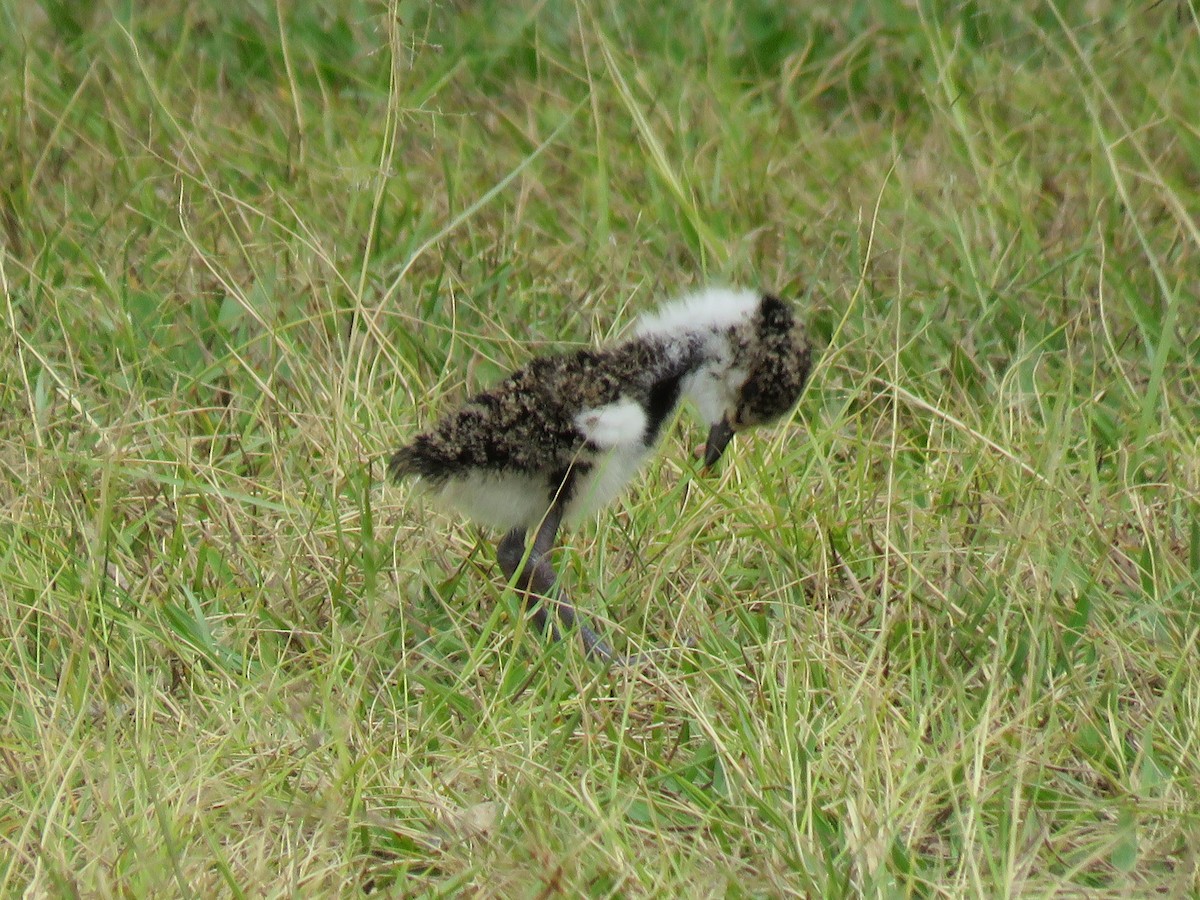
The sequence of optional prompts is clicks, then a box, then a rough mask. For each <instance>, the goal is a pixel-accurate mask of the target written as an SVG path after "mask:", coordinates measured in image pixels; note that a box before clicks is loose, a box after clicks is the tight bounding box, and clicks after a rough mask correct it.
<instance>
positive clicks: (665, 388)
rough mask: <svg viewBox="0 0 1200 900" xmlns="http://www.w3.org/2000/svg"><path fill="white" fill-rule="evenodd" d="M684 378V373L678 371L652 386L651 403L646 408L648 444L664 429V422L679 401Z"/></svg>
mask: <svg viewBox="0 0 1200 900" xmlns="http://www.w3.org/2000/svg"><path fill="white" fill-rule="evenodd" d="M682 380H683V373H676V374H674V375H670V376H668V377H666V378H664V379H663V380H662V381H659V382H656V383H655V384H654V386H653V387H651V388H650V397H649V403H648V405H647V409H646V437H645V441H646V443H647V444H651V443H653V442H654V440H655V439H656V438H657V437H658V433H659V431H661V430H662V426H663V422H665V421H666V420H667V417H668V416H669V415H671V413H672V412H674V410H675V407H676V406H677V405H678V403H679V388H680V382H681V381H682Z"/></svg>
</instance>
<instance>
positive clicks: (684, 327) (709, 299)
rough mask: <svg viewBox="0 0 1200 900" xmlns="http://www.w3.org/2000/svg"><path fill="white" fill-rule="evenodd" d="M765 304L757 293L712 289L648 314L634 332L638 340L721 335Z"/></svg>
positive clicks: (639, 321)
mask: <svg viewBox="0 0 1200 900" xmlns="http://www.w3.org/2000/svg"><path fill="white" fill-rule="evenodd" d="M761 301H762V297H760V296H759V295H758V294H757V293H756V292H754V291H737V290H732V289H730V288H719V287H710V288H706V289H705V290H702V291H698V292H697V293H695V294H689V295H688V296H686V297H682V298H680V299H679V300H676V301H674V302H672V303H667V304H665V305H664V306H662V307H660V308H659V310H658V312H654V313H648V314H647V315H645V316H642V318H641V319H639V320H638V323H637V326H636V327H635V328H634V332H633V333H634V335H636V336H637V337H657V336H666V337H670V336H671V335H676V334H688V333H694V332H697V331H718V330H722V329H725V328H732V327H733V326H734V325H739V324H741V323H742V322H745V321H746V320H747V319H749V318H750V316H752V315H753V314H754V311H755V310H756V309H757V308H758V304H759V303H760V302H761Z"/></svg>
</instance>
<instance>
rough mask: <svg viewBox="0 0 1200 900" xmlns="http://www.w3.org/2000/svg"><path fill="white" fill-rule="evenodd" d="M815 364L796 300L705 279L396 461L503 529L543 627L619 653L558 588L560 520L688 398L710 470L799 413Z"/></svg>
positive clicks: (622, 469) (505, 547)
mask: <svg viewBox="0 0 1200 900" xmlns="http://www.w3.org/2000/svg"><path fill="white" fill-rule="evenodd" d="M810 365H811V353H810V349H809V344H808V339H807V336H806V333H805V329H804V327H803V325H802V324H801V323H800V322H799V321H797V319H796V316H795V313H794V311H793V309H792V308H791V306H790V305H788V304H787V303H784V302H783V301H781V300H779V299H778V298H776V297H773V296H770V295H760V294H756V293H755V292H753V291H735V290H727V289H723V288H709V289H707V290H703V291H700V292H698V293H695V294H692V295H690V296H687V297H684V298H682V299H680V300H677V301H675V302H673V303H669V304H667V305H665V306H663V307H662V308H661V309H660V310H659V311H658V312H657V313H654V314H652V315H648V316H645V317H643V318H642V319H641V320H640V321H639V322H638V324H637V325H636V327H635V328H634V331H633V335H632V337H630V338H629V339H627V340H625V341H624V342H622V343H619V344H617V345H616V346H613V347H611V348H608V349H598V350H576V351H573V352H567V353H562V354H557V355H552V356H544V357H540V358H537V359H534V360H533V361H531V362H530V363H529V364H528V365H527V366H525V367H524V368H522V369H520V370H518V371H516V372H514V373H513V374H512V375H510V376H508V378H506V379H504V380H503V381H502V382H500V383H499V384H498V385H496V386H495V387H493V388H491V389H490V390H486V391H483V392H482V393H479V394H476V395H475V396H474V397H472V398H470V399H469V400H467V401H466V403H464V404H463V405H462V406H461V407H460V408H459V409H456V410H454V411H453V412H451V413H449V414H448V415H446V416H445V417H443V418H442V419H441V420H440V421H438V423H437V424H436V425H435V426H434V427H433V428H432V429H431V430H430V431H428V432H426V433H424V434H421V435H418V436H417V437H416V438H414V439H413V441H412V443H410V444H409V445H408V446H406V447H403V448H402V449H400V450H398V451H397V452H396V453H395V454H394V455H393V456H392V458H391V461H390V462H389V464H388V470H389V472H390V473H391V475H392V477H393V478H395V479H397V480H400V479H403V478H406V477H411V476H416V477H417V478H418V479H419V480H420V482H422V483H423V485H424V487H425V488H427V489H428V490H429V491H430V492H431V493H432V494H434V495H435V497H436V499H438V500H439V501H441V502H442V503H443V504H445V505H447V506H449V507H451V508H453V509H456V510H458V511H459V512H462V513H463V514H465V515H466V516H467V517H469V518H471V519H473V520H474V521H476V522H478V523H479V524H481V525H485V526H488V527H492V528H496V529H499V530H502V531H503V532H504V537H503V538H502V539H501V540H500V542H499V544H498V546H497V558H498V560H499V563H500V567H501V569H502V570H503V572H504V575H505V577H506V578H507V579H508V580H509V581H510V582H512V583H514V584H515V586H516V587H517V588H518V589H519V590H520V591H521V592H522V594H523V596H524V598H525V602H526V605H527V606H529V607H531V608H532V610H533V618H534V620H535V622H537V624H538V626H539V627H541V628H542V629H543V630H547V631H549V632H550V634H551V635H552V636H553V637H554V638H555V639H557V638H559V637H560V632H559V628H558V626H557V624H556V623H555V619H557V621H558V622H559V623H561V624H562V625H564V626H565V627H567V628H576V627H577V628H578V629H579V632H580V635H581V637H582V639H583V643H584V648H585V651H586V653H587V655H588V656H590V657H598V658H601V659H604V660H607V661H609V662H620V661H621V660H620V659H618V658H617V657H616V656H615V655H614V654H613V651H612V649H611V647H610V646H609V645H608V643H607V642H606V641H604V640H603V639H602V638H600V636H599V635H598V634H596V632H595V631H593V630H592V629H591V628H589V627H588V626H587V625H586V624H584V623H583V622H580V621H579V617H578V616H577V614H576V611H575V608H574V607H573V606H572V605H571V603H570V602H569V601H568V599H567V597H566V596H565V594H564V593H563V592H562V591H561V590H559V591H558V592H557V593H558V596H557V599H556V598H555V596H554V595H555V581H556V576H555V572H554V568H553V566H552V565H551V562H550V551H551V549H552V548H553V546H554V541H555V538H556V536H557V534H558V530H559V527H560V526H561V525H562V524H564V523H566V524H572V523H575V522H578V521H579V520H580V519H583V518H584V517H586V516H589V515H591V514H592V513H594V512H595V511H596V510H598V509H599V508H600V507H601V506H603V505H604V504H606V503H608V502H609V501H610V500H612V499H613V498H615V497H616V496H617V494H619V493H620V491H621V489H622V488H623V487H624V486H625V485H626V484H628V483H629V481H630V480H631V479H632V478H633V476H634V475H635V474H636V473H637V471H638V469H639V468H640V467H641V466H642V464H643V463H644V462H645V461H646V460H647V458H648V457H649V456H650V454H651V452H652V451H653V449H654V447H655V445H656V444H657V443H658V440H659V438H660V436H661V434H662V430H663V426H664V424H665V423H666V422H667V421H668V420H669V419H670V418H671V416H672V415H673V414H674V413H675V411H676V409H677V407H678V406H679V404H680V402H681V401H682V400H683V399H685V398H686V399H688V400H690V401H691V403H692V405H693V406H695V408H696V410H697V412H698V413H699V414H700V417H701V418H702V419H703V420H704V422H705V423H706V424H707V425H708V439H707V441H706V443H705V451H704V463H705V465H706V466H712V465H713V464H715V463H716V462H717V460H718V459H720V457H721V454H722V453H723V452H724V451H725V448H726V447H727V445H728V444H729V442H730V440H731V439H732V438H733V435H734V434H735V432H737V431H740V430H742V429H744V428H748V427H751V426H754V425H762V424H765V423H768V422H771V421H773V420H776V419H779V418H780V417H782V416H783V415H785V414H786V413H787V412H788V411H790V410H791V409H792V407H793V406H794V405H795V404H796V401H797V399H798V398H799V396H800V392H801V390H802V389H803V387H804V383H805V380H806V379H807V377H808V373H809V368H810ZM530 532H532V533H533V535H534V537H533V542H532V545H531V546H528V547H527V546H526V538H527V535H528V534H529V533H530ZM551 611H553V616H552V615H551Z"/></svg>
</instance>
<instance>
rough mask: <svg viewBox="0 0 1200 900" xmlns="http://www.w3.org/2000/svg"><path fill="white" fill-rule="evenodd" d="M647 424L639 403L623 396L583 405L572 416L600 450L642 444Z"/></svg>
mask: <svg viewBox="0 0 1200 900" xmlns="http://www.w3.org/2000/svg"><path fill="white" fill-rule="evenodd" d="M648 424H649V421H648V420H647V418H646V411H645V410H644V409H642V407H641V405H640V404H638V403H636V402H635V401H633V400H628V399H625V398H622V399H620V400H618V401H616V402H615V403H610V404H608V405H607V406H600V407H597V408H596V409H585V410H584V411H583V412H581V413H580V414H579V415H577V416H576V417H575V427H576V428H578V429H579V431H580V433H581V434H582V435H583V436H584V437H585V438H587V439H588V440H589V441H591V442H592V443H593V444H595V445H596V446H597V447H599V448H600V449H602V450H609V449H611V448H613V447H633V446H641V445H642V444H644V443H645V437H646V426H647V425H648Z"/></svg>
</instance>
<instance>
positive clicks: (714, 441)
mask: <svg viewBox="0 0 1200 900" xmlns="http://www.w3.org/2000/svg"><path fill="white" fill-rule="evenodd" d="M732 439H733V428H731V427H730V425H729V420H728V419H722V420H721V421H720V422H718V423H717V424H716V425H714V426H713V427H712V428H710V429H708V440H707V441H706V442H705V444H704V465H705V466H712V465H715V464H716V462H717V460H718V459H720V458H721V454H722V453H724V452H725V448H726V447H728V446H729V442H730V441H731V440H732Z"/></svg>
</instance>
